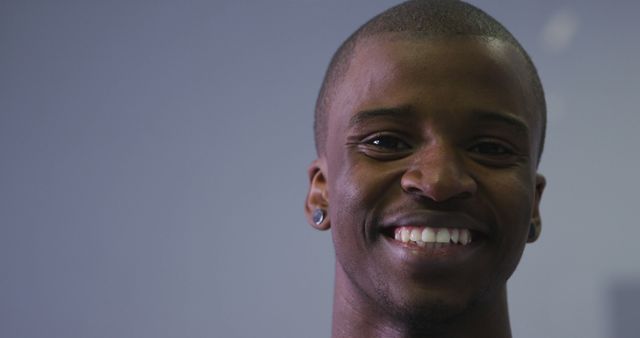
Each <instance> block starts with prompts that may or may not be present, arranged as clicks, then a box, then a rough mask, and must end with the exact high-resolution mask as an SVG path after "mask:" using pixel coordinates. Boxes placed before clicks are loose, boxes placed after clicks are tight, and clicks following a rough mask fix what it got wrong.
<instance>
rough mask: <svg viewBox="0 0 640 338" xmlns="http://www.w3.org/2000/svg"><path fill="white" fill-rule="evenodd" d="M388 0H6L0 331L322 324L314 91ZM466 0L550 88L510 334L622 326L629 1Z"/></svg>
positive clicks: (630, 255) (631, 151)
mask: <svg viewBox="0 0 640 338" xmlns="http://www.w3.org/2000/svg"><path fill="white" fill-rule="evenodd" d="M396 3H399V1H371V0H357V1H355V0H350V1H341V0H340V1H339V0H330V1H329V0H322V1H321V0H273V1H258V0H255V1H204V0H188V1H166V0H161V1H142V0H137V1H133V0H131V1H123V0H121V1H79V0H78V1H68V0H65V1H36V0H34V1H19V0H3V1H1V2H0V336H1V337H7V338H21V337H30V338H39V337H43V338H44V337H47V338H63V337H64V338H69V337H83V338H94V337H96V338H97V337H122V338H126V337H149V338H151V337H155V338H160V337H225V338H230V337H310V338H313V337H318V338H319V337H328V336H329V330H330V316H331V301H332V299H331V298H332V288H333V251H332V250H333V249H332V244H331V240H330V234H329V233H328V232H317V231H314V230H312V228H311V227H310V226H308V225H307V223H306V221H305V218H304V215H303V200H304V196H305V193H306V189H307V176H306V168H307V165H308V164H309V163H310V161H311V160H313V158H314V154H315V152H314V146H313V140H312V112H313V106H314V102H315V98H316V94H317V91H318V89H319V87H320V81H321V79H322V75H323V73H324V70H325V67H326V66H327V64H328V62H329V59H330V57H331V55H332V53H333V52H334V51H335V49H336V48H337V47H338V45H339V44H340V42H341V41H342V40H343V39H344V38H346V37H347V36H348V35H349V34H350V33H351V32H352V31H353V30H355V29H356V28H357V27H358V26H359V25H360V24H362V23H363V22H364V21H366V20H367V19H368V18H370V17H371V16H373V15H374V14H376V13H378V12H380V11H382V10H383V9H385V8H387V7H389V6H391V5H394V4H396ZM472 3H473V4H475V5H477V6H479V7H480V8H482V9H484V10H485V11H487V12H488V13H490V14H491V15H493V16H495V17H496V18H497V19H498V20H499V21H501V22H502V23H503V24H505V26H507V27H508V28H509V29H510V30H511V31H512V33H513V34H514V35H515V36H516V37H517V38H518V39H519V40H520V41H521V43H522V44H523V45H524V46H525V48H526V49H527V50H528V51H529V52H530V54H531V56H532V58H533V60H534V62H535V63H536V65H537V67H538V70H539V73H540V76H541V78H542V81H543V83H544V86H545V90H546V92H547V100H548V107H549V126H548V134H547V144H546V150H545V153H544V156H543V159H542V164H541V167H540V171H541V172H542V173H543V174H545V175H546V177H547V179H548V187H547V190H546V192H545V194H544V198H543V202H542V213H543V221H544V227H543V232H542V236H541V238H540V240H539V241H538V242H537V243H535V244H533V245H530V246H528V248H527V249H526V251H525V255H524V257H523V259H522V262H521V264H520V266H519V268H518V270H517V271H516V273H515V275H514V276H513V277H512V279H511V281H510V283H509V289H510V309H511V311H510V313H511V320H512V328H513V333H514V336H515V337H520V338H526V337H531V338H534V337H582V338H595V337H614V338H621V337H631V332H633V330H636V332H637V330H640V328H639V324H638V323H639V322H640V318H639V315H638V313H639V312H638V311H637V310H636V307H637V302H635V303H634V302H630V301H629V299H638V298H639V293H640V263H639V262H638V256H639V251H640V250H639V249H638V244H637V241H638V239H639V238H640V225H639V224H638V221H637V219H638V216H637V215H638V209H637V208H638V206H637V203H638V192H639V191H640V180H639V179H638V174H637V173H638V171H639V170H640V159H639V156H638V153H639V152H638V147H639V146H640V134H639V133H638V130H639V129H640V114H639V111H638V110H639V108H638V107H639V105H638V104H637V102H638V93H639V91H640V65H639V62H638V60H639V59H640V43H639V42H640V38H638V32H640V24H639V23H638V20H637V13H638V12H640V3H639V2H635V1H630V0H629V1H607V2H605V1H590V2H584V1H577V0H567V1H563V2H557V1H535V2H534V1H525V0H518V1H508V2H507V1H498V0H484V1H482V0H478V1H472ZM634 297H635V298H634ZM620 314H624V315H620Z"/></svg>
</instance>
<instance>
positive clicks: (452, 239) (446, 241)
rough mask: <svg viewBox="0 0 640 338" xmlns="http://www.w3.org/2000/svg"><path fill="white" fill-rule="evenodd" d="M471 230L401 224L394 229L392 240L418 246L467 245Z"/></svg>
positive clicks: (469, 240) (469, 241)
mask: <svg viewBox="0 0 640 338" xmlns="http://www.w3.org/2000/svg"><path fill="white" fill-rule="evenodd" d="M471 234H472V232H471V230H469V229H464V228H463V229H458V228H432V227H427V226H401V227H397V228H395V229H394V237H393V238H394V240H396V241H399V242H402V243H405V244H414V245H418V246H422V247H424V246H427V245H429V246H438V247H439V246H445V245H463V246H464V245H468V244H469V243H471V237H472V236H471Z"/></svg>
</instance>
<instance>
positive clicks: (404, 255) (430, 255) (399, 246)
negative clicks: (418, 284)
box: [384, 236, 483, 266]
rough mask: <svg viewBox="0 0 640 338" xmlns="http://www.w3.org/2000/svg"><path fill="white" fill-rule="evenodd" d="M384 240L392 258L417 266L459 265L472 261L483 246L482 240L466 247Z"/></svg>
mask: <svg viewBox="0 0 640 338" xmlns="http://www.w3.org/2000/svg"><path fill="white" fill-rule="evenodd" d="M384 239H385V242H386V244H387V247H388V248H389V249H390V250H391V253H392V255H393V256H395V257H396V258H397V259H399V260H401V261H406V262H408V263H417V264H436V265H437V264H446V265H447V266H450V265H455V264H461V263H464V262H466V261H468V260H470V259H473V258H474V257H475V256H476V255H477V254H478V252H477V251H478V250H479V249H480V248H481V247H482V246H483V241H482V240H476V241H474V242H471V243H469V244H467V245H461V244H447V243H427V244H426V245H425V246H419V245H417V244H415V243H414V242H408V243H404V242H401V241H397V240H395V239H393V238H390V237H388V236H384Z"/></svg>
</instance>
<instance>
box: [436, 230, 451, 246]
mask: <svg viewBox="0 0 640 338" xmlns="http://www.w3.org/2000/svg"><path fill="white" fill-rule="evenodd" d="M450 240H451V236H450V235H449V230H448V229H440V230H438V234H437V235H436V243H449V241H450Z"/></svg>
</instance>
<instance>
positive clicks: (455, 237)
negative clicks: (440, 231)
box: [449, 229, 460, 244]
mask: <svg viewBox="0 0 640 338" xmlns="http://www.w3.org/2000/svg"><path fill="white" fill-rule="evenodd" d="M449 234H450V235H451V243H454V244H455V243H458V239H459V237H460V230H458V229H451V230H449Z"/></svg>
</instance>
